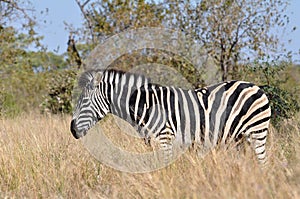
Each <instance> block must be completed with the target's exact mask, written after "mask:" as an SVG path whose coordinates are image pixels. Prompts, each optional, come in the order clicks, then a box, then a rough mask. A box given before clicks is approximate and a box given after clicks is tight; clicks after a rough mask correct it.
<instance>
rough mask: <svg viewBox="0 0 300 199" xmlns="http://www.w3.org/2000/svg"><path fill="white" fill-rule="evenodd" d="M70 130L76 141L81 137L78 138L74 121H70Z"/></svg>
mask: <svg viewBox="0 0 300 199" xmlns="http://www.w3.org/2000/svg"><path fill="white" fill-rule="evenodd" d="M70 130H71V132H72V135H73V136H74V137H75V138H76V139H78V138H80V137H81V136H79V135H78V133H77V131H78V130H77V128H76V122H75V120H72V121H71V126H70Z"/></svg>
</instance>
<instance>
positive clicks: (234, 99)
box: [71, 70, 271, 162]
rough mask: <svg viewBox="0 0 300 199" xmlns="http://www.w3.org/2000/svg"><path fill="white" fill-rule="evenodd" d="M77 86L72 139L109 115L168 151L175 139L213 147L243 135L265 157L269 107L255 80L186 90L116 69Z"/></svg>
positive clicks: (87, 75)
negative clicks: (80, 88) (132, 127)
mask: <svg viewBox="0 0 300 199" xmlns="http://www.w3.org/2000/svg"><path fill="white" fill-rule="evenodd" d="M79 84H81V86H82V88H83V91H82V94H81V97H80V99H79V101H78V104H77V107H76V110H75V112H74V115H73V120H72V122H71V131H72V133H73V135H74V136H75V137H76V138H79V137H81V136H83V135H85V134H86V132H87V131H88V130H89V129H90V128H91V127H92V126H93V125H95V124H96V122H97V121H99V120H100V119H102V118H103V117H104V116H105V115H106V114H107V113H112V114H114V115H117V116H119V117H120V118H122V119H124V120H126V121H128V122H129V123H130V124H131V125H133V126H134V127H136V129H137V131H138V132H139V133H140V135H141V136H142V137H144V138H146V140H149V139H154V140H156V141H158V142H159V143H160V146H161V147H162V148H164V149H166V150H172V143H174V142H176V143H177V144H179V145H182V146H190V145H191V144H194V143H196V144H197V145H199V146H203V147H204V148H211V147H214V146H216V145H217V144H221V145H225V144H227V143H230V142H233V141H235V142H237V141H239V140H241V139H242V138H246V140H247V141H248V142H249V143H250V144H251V145H252V146H253V147H254V149H255V153H256V155H257V157H258V159H259V160H260V161H261V162H263V161H264V160H265V157H266V152H265V143H266V139H267V132H268V126H269V120H270V116H271V109H270V107H269V101H268V98H267V96H266V95H265V94H264V93H263V91H262V90H261V89H260V88H259V87H258V86H255V85H254V84H251V83H248V82H243V81H229V82H223V83H219V84H216V85H213V86H208V87H205V88H201V89H197V90H184V89H181V88H175V87H164V86H160V85H157V84H152V83H151V82H150V81H149V79H147V78H145V77H144V76H141V75H135V74H129V73H124V72H119V71H115V70H106V71H89V72H86V73H85V74H83V75H82V77H81V79H80V81H79Z"/></svg>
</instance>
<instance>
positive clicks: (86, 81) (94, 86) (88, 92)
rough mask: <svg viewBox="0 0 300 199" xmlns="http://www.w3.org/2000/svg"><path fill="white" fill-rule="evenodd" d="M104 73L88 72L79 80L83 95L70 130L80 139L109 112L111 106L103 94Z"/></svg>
mask: <svg viewBox="0 0 300 199" xmlns="http://www.w3.org/2000/svg"><path fill="white" fill-rule="evenodd" d="M102 76H103V71H99V70H98V71H96V70H92V71H87V72H85V73H83V74H82V76H81V77H80V79H79V82H78V84H79V87H80V88H81V89H82V93H81V95H80V97H79V99H78V102H77V106H76V109H75V110H74V112H73V118H72V121H71V126H70V130H71V132H72V134H73V136H74V137H75V138H76V139H78V138H80V137H82V136H84V135H86V133H87V131H88V130H89V129H90V128H92V127H93V126H94V125H95V124H96V123H97V122H98V121H99V120H101V119H102V118H103V117H104V116H105V115H106V114H107V113H108V112H109V106H108V104H107V100H106V98H105V96H104V95H103V92H102V87H103V82H102Z"/></svg>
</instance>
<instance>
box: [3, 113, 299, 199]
mask: <svg viewBox="0 0 300 199" xmlns="http://www.w3.org/2000/svg"><path fill="white" fill-rule="evenodd" d="M69 122H70V117H69V116H65V117H61V116H52V115H48V116H43V115H39V114H34V113H27V114H23V115H21V116H18V117H17V118H14V119H2V120H0V179H1V180H0V198H4V197H9V198H20V197H26V198H108V197H109V198H129V197H130V198H187V197H188V198H300V133H299V130H300V116H299V115H298V116H297V117H296V118H295V119H293V120H290V121H285V122H283V123H284V124H283V125H282V127H281V128H278V129H272V131H271V133H270V137H269V140H268V154H269V163H268V165H267V167H266V168H265V169H262V168H261V167H260V166H259V165H258V164H257V162H256V159H255V157H253V154H252V153H251V152H250V150H246V152H245V153H241V152H236V151H234V150H233V151H224V150H221V149H220V150H215V151H212V152H211V153H210V154H209V155H207V156H205V157H204V158H198V157H197V156H196V154H195V153H193V152H187V153H186V154H185V155H183V156H182V157H181V158H180V159H179V160H178V161H176V162H175V163H174V164H172V165H170V166H169V167H167V168H164V169H161V170H158V171H154V172H151V173H144V174H130V173H122V172H120V171H116V170H114V169H112V168H109V167H107V166H105V165H102V164H101V163H99V162H98V161H97V160H96V159H95V158H93V157H92V156H91V155H90V154H89V152H88V151H87V150H86V148H85V147H84V146H83V144H82V142H81V141H79V140H75V139H74V138H73V137H72V135H71V133H70V132H69ZM102 125H104V128H107V129H109V130H110V132H111V133H112V134H111V137H114V138H115V139H116V140H117V141H120V139H119V132H118V130H116V129H113V128H114V127H112V125H111V124H110V123H109V122H104V123H103V124H102ZM122 136H123V137H124V135H122ZM131 145H132V144H131ZM140 145H143V143H142V141H141V143H140Z"/></svg>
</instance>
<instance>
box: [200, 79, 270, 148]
mask: <svg viewBox="0 0 300 199" xmlns="http://www.w3.org/2000/svg"><path fill="white" fill-rule="evenodd" d="M195 92H196V93H197V97H198V100H199V103H200V104H201V107H202V108H203V111H202V113H200V114H202V117H201V118H205V119H204V120H203V119H202V121H201V126H202V128H201V129H202V131H201V137H200V140H201V142H202V143H203V142H204V143H205V145H209V146H215V145H216V144H217V143H222V144H226V143H227V142H230V141H232V140H235V141H238V140H239V139H241V138H242V137H244V136H246V137H248V136H249V135H250V134H251V132H257V131H261V130H264V129H267V128H268V125H269V120H270V116H271V109H270V106H269V100H268V98H267V96H266V95H265V94H264V92H263V91H262V90H261V89H260V88H259V87H258V86H256V85H254V84H252V83H248V82H243V81H229V82H223V83H219V84H216V85H212V86H209V87H206V88H201V89H197V90H195Z"/></svg>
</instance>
